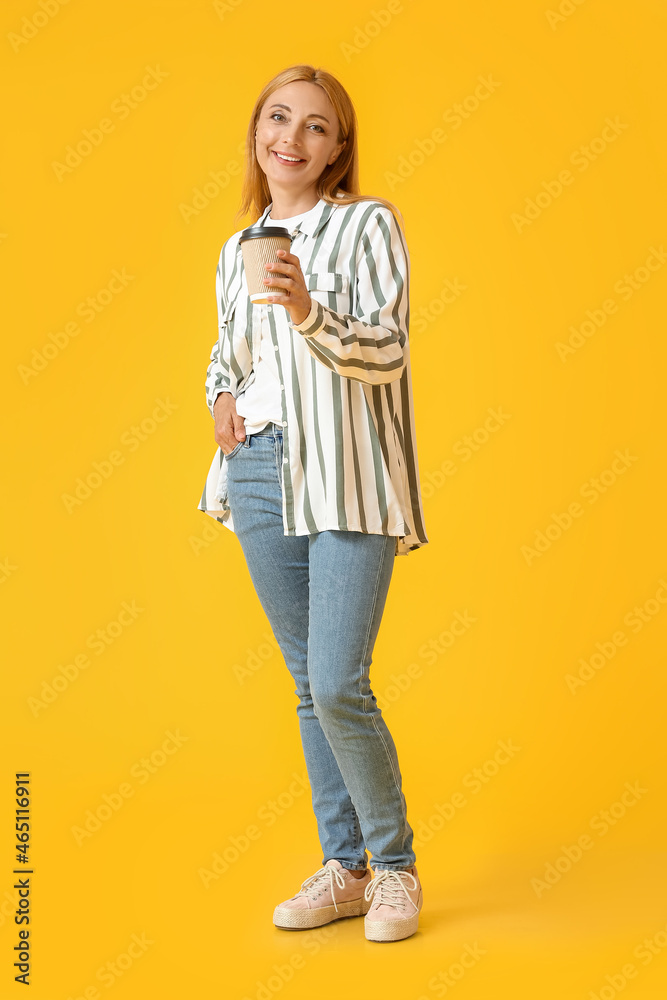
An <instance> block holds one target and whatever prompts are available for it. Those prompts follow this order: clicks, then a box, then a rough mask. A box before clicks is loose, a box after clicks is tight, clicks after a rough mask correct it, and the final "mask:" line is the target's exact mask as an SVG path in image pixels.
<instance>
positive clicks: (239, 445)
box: [223, 441, 245, 461]
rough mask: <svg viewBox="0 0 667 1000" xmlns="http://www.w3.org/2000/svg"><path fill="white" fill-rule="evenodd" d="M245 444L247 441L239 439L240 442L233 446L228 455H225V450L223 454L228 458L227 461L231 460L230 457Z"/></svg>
mask: <svg viewBox="0 0 667 1000" xmlns="http://www.w3.org/2000/svg"><path fill="white" fill-rule="evenodd" d="M244 444H245V441H239V443H238V444H237V445H236V446H235V447H234V448H232V450H231V451H230V452H229V453H228V454H227V455H225V453H224V451H223V455H225V458H226V459H227V461H229V459H230V458H233V457H234V455H236V453H237V452H238V451H239V449H240V448H242V447H243V445H244Z"/></svg>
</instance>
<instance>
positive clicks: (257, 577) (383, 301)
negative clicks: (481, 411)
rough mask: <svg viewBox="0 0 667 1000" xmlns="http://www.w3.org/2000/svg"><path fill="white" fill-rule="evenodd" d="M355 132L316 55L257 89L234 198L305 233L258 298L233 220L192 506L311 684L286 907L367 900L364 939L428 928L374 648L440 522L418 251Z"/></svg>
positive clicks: (299, 681)
mask: <svg viewBox="0 0 667 1000" xmlns="http://www.w3.org/2000/svg"><path fill="white" fill-rule="evenodd" d="M356 136H357V129H356V118H355V113H354V108H353V105H352V102H351V101H350V98H349V96H348V95H347V93H346V91H345V90H344V88H343V87H342V86H341V84H340V83H339V82H338V81H337V80H336V79H335V78H334V77H333V76H331V75H330V74H329V73H326V72H324V71H322V70H319V69H314V68H313V67H312V66H293V67H291V68H289V69H286V70H284V71H283V72H281V73H279V74H278V75H277V76H276V77H274V79H272V80H271V81H270V82H269V83H268V84H267V85H266V86H265V87H264V89H263V91H262V92H261V94H260V95H259V98H258V100H257V102H256V104H255V107H254V109H253V113H252V116H251V120H250V124H249V128H248V147H247V148H248V164H247V168H246V175H245V180H244V189H243V197H242V205H241V208H240V210H239V213H238V216H241V215H245V214H246V213H248V212H250V211H253V212H254V213H257V212H259V213H260V216H259V218H258V220H257V223H256V224H257V225H261V226H271V225H276V226H283V227H286V228H288V230H289V231H290V233H291V234H292V236H293V239H292V244H291V251H290V252H289V253H288V252H285V251H279V257H280V263H276V264H267V265H266V270H267V277H266V279H265V282H266V284H267V285H268V284H271V285H274V286H278V287H280V288H281V291H280V292H279V293H275V294H272V295H270V296H269V302H268V304H266V305H254V306H253V304H252V303H251V302H250V300H249V297H248V289H247V284H246V283H245V281H244V275H243V262H242V256H241V249H240V247H239V243H238V240H239V235H240V232H241V231H239V232H236V233H235V234H234V235H233V236H231V237H230V238H229V239H228V240H227V242H226V243H225V244H224V246H223V248H222V252H221V254H220V261H219V264H218V269H217V275H216V286H217V287H216V290H217V300H218V311H219V327H220V329H219V339H218V342H217V343H216V345H215V346H214V348H213V351H212V353H211V358H210V360H211V363H210V365H209V368H208V372H207V378H206V391H207V402H208V406H209V409H210V410H211V413H212V415H213V417H214V419H215V440H216V442H217V444H218V445H219V451H218V452H217V454H216V456H215V458H214V460H213V464H212V465H211V469H210V471H209V475H208V479H207V483H206V486H205V488H204V493H203V496H202V498H201V501H200V504H199V509H200V510H204V511H206V512H207V513H209V514H211V516H213V517H215V518H216V519H217V520H219V521H221V522H222V523H223V524H225V525H226V526H227V527H229V528H230V529H231V530H232V531H233V532H235V534H236V535H237V536H238V538H239V541H240V544H241V547H242V550H243V553H244V556H245V559H246V562H247V565H248V569H249V572H250V575H251V578H252V582H253V585H254V587H255V589H256V591H257V595H258V597H259V600H260V602H261V604H262V607H263V608H264V611H265V612H266V615H267V617H268V619H269V622H270V624H271V628H272V630H273V633H274V635H275V637H276V640H277V642H278V644H279V646H280V649H281V652H282V653H283V655H284V658H285V661H286V664H287V667H288V669H289V671H290V673H291V674H292V677H293V678H294V680H295V682H296V694H297V695H298V698H299V703H298V705H297V716H298V719H299V726H300V733H301V739H302V744H303V750H304V756H305V760H306V767H307V771H308V778H309V782H310V785H311V790H312V802H313V809H314V812H315V815H316V819H317V824H318V834H319V837H320V843H321V847H322V852H323V859H322V864H323V866H324V867H322V868H320V869H319V870H318V871H316V872H315V873H314V874H313V875H311V876H309V877H308V878H306V879H305V880H304V881H303V883H302V886H301V889H300V890H299V891H298V892H297V893H296V895H294V896H292V897H291V898H290V899H288V900H285V901H284V902H283V903H281V904H279V905H278V906H277V907H276V909H275V912H274V917H273V920H274V924H275V925H276V926H277V927H282V928H289V929H297V928H299V929H302V928H310V927H317V926H320V925H322V924H326V923H329V922H330V921H332V920H337V919H340V918H341V917H346V916H355V915H360V914H362V913H363V914H365V915H366V916H365V932H366V937H367V938H368V939H369V940H373V941H395V940H399V939H402V938H405V937H409V936H410V935H411V934H414V932H415V931H416V930H417V925H418V920H419V911H420V909H421V906H422V890H421V885H420V882H419V877H418V874H417V869H416V867H415V860H416V859H415V854H414V852H413V850H412V838H413V832H412V829H411V827H410V825H409V824H408V821H407V816H406V804H405V798H404V795H403V792H402V787H401V772H400V769H399V765H398V759H397V754H396V748H395V745H394V742H393V740H392V737H391V735H390V733H389V730H388V729H387V726H386V723H385V721H384V718H383V716H382V713H381V710H380V709H379V708H378V706H377V703H376V700H375V696H374V695H373V693H372V691H371V688H370V682H369V667H370V663H371V657H372V651H373V646H374V643H375V639H376V636H377V633H378V630H379V626H380V619H381V617H382V611H383V608H384V604H385V599H386V596H387V590H388V587H389V581H390V578H391V573H392V569H393V562H394V557H395V555H398V554H407V553H408V552H409V551H411V550H412V549H416V548H419V547H421V546H422V545H424V544H426V543H427V542H428V539H427V537H426V534H425V530H424V523H423V512H422V505H421V495H420V491H419V475H418V466H417V455H416V442H415V432H414V416H413V405H412V389H411V381H410V360H409V343H408V318H409V305H408V291H409V288H408V280H409V258H408V251H407V247H406V244H405V239H404V236H403V233H402V231H401V229H400V227H399V225H398V224H397V221H396V218H395V216H394V210H393V206H391V205H390V203H389V202H386V201H385V200H383V199H381V198H368V197H363V196H361V195H360V194H359V193H358V182H357V148H356ZM238 216H237V217H238ZM367 847H368V849H369V850H370V851H371V854H372V861H371V867H372V869H373V873H374V878H372V879H371V877H370V874H371V873H370V871H369V869H368V867H367V860H368V858H367V855H366V848H367Z"/></svg>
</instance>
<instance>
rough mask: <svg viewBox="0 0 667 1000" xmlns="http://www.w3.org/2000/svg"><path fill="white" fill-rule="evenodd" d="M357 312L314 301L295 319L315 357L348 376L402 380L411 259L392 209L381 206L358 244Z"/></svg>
mask: <svg viewBox="0 0 667 1000" xmlns="http://www.w3.org/2000/svg"><path fill="white" fill-rule="evenodd" d="M355 264H356V293H357V294H356V301H357V303H358V306H357V315H351V314H347V313H337V312H335V311H334V310H332V309H330V308H329V307H328V306H325V305H323V304H322V303H321V302H319V301H318V300H316V299H312V308H311V310H310V313H309V314H308V316H306V318H305V319H304V320H303V322H301V323H291V322H290V326H291V327H292V329H294V330H296V331H297V332H298V333H300V334H302V336H303V337H304V338H305V340H306V343H307V345H308V349H309V350H310V352H311V353H312V354H313V356H314V357H315V358H316V359H317V360H318V361H320V362H321V363H322V364H323V365H325V366H326V367H327V368H330V369H331V370H332V371H335V372H337V373H338V374H339V375H342V376H343V377H345V378H351V379H356V380H357V381H359V382H366V383H368V384H370V385H380V384H382V383H385V382H393V381H395V380H396V379H398V378H400V377H401V375H402V373H403V370H404V368H405V364H406V351H405V349H404V348H405V345H406V342H407V339H408V323H409V281H410V277H409V272H410V258H409V254H408V249H407V245H406V243H405V238H404V236H403V233H402V231H401V230H400V227H399V225H398V222H397V221H396V219H395V218H394V215H393V213H392V212H391V210H390V209H388V208H386V207H385V206H377V207H375V208H374V210H373V212H372V214H371V215H370V216H369V218H368V219H367V220H366V224H365V225H364V228H363V230H362V232H361V234H360V236H359V238H358V240H357V242H356V247H355Z"/></svg>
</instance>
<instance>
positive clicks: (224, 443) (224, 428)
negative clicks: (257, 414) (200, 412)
mask: <svg viewBox="0 0 667 1000" xmlns="http://www.w3.org/2000/svg"><path fill="white" fill-rule="evenodd" d="M213 416H214V418H215V440H216V444H217V445H218V446H219V447H220V448H221V449H222V452H223V454H225V455H228V454H229V453H230V451H232V450H233V449H234V448H235V447H236V445H237V444H238V443H239V441H245V437H246V433H245V423H244V420H243V417H242V416H240V415H239V414H238V413H237V412H236V400H235V399H234V397H233V396H232V394H231V392H221V393H220V395H219V396H218V397H217V399H216V401H215V403H214V404H213Z"/></svg>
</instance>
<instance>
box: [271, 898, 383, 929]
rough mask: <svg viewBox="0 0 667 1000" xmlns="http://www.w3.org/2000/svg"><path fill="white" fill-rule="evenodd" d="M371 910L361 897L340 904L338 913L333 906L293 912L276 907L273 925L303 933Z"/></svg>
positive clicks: (366, 901)
mask: <svg viewBox="0 0 667 1000" xmlns="http://www.w3.org/2000/svg"><path fill="white" fill-rule="evenodd" d="M370 908H371V904H370V902H369V901H368V900H366V899H364V897H363V896H360V897H359V899H351V900H349V901H348V902H346V903H338V911H336V909H335V907H334V906H333V905H332V906H318V907H316V908H315V909H313V910H291V909H288V908H286V907H281V906H276V908H275V910H274V911H273V923H274V924H275V926H276V927H279V928H280V929H281V930H284V931H302V930H308V929H309V928H311V927H322V926H323V924H330V923H331V922H332V921H333V920H343V919H344V918H345V917H361V916H365V914H366V913H368V911H369V910H370Z"/></svg>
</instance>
